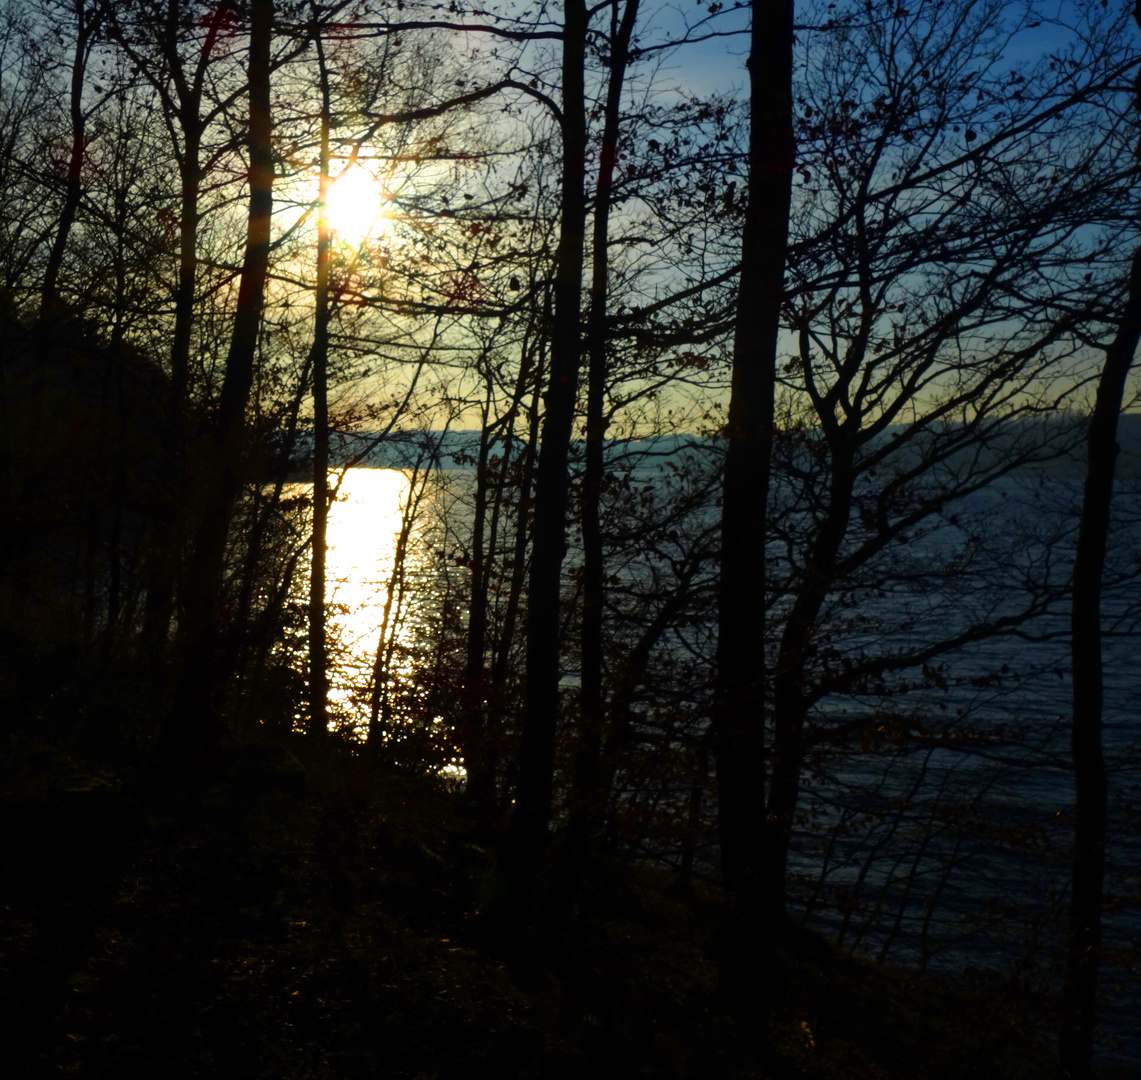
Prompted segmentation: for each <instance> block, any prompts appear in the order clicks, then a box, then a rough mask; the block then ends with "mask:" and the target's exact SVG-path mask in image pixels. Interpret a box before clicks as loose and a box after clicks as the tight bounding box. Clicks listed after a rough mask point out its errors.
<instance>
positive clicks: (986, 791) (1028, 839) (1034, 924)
mask: <svg viewBox="0 0 1141 1080" xmlns="http://www.w3.org/2000/svg"><path fill="white" fill-rule="evenodd" d="M1052 483H1053V484H1054V488H1053V489H1051V491H1050V492H1046V495H1048V496H1049V498H1048V499H1047V500H1046V502H1047V503H1048V504H1049V505H1051V506H1054V507H1062V508H1063V509H1060V510H1058V511H1057V520H1056V521H1055V520H1051V521H1049V522H1046V517H1047V514H1046V512H1045V511H1041V510H1039V509H1036V507H1038V506H1040V505H1045V504H1043V503H1041V502H1040V501H1039V502H1036V501H1035V498H1037V499H1039V500H1040V497H1041V496H1042V491H1041V490H1040V491H1039V493H1038V496H1036V497H1035V498H1030V497H1029V496H1027V488H1026V485H1025V484H1012V485H1010V486H1009V487H1008V488H1001V487H1000V488H997V489H996V490H995V491H993V492H990V493H986V494H980V495H978V496H976V497H974V498H973V500H972V501H968V502H967V503H965V504H964V505H962V506H960V507H958V508H957V514H956V519H957V523H956V524H955V526H954V527H953V528H952V527H948V528H944V529H942V530H938V531H936V532H933V533H931V534H928V535H925V536H919V537H916V538H915V541H914V545H913V547H912V548H911V549H910V551H909V555H908V557H909V558H911V559H912V560H913V562H915V564H916V565H920V564H924V563H926V564H928V566H936V565H939V564H940V561H941V560H945V559H949V558H950V557H951V555H950V552H949V549H947V545H955V544H958V543H959V542H961V541H962V538H963V536H966V535H967V533H968V532H971V531H972V530H974V531H977V532H978V534H979V536H980V537H982V538H983V539H982V540H980V543H979V553H978V555H977V557H976V558H975V560H974V562H973V563H971V564H970V567H967V568H966V570H965V573H966V575H967V576H965V577H963V578H962V580H959V581H957V582H956V581H954V580H948V581H946V582H944V583H943V585H941V586H940V588H941V589H943V588H945V592H944V594H942V595H940V596H939V597H938V598H936V597H934V595H933V594H932V592H931V591H930V590H931V585H930V581H929V579H928V578H927V577H925V576H924V575H923V574H917V576H916V577H915V579H914V581H913V582H912V584H911V585H908V584H907V583H906V580H905V583H904V584H903V585H902V586H900V587H899V588H897V589H893V590H889V591H888V592H887V593H886V594H884V593H881V594H880V595H873V593H871V592H869V593H868V594H867V595H866V596H864V597H863V599H862V600H861V601H860V605H861V606H860V610H862V611H863V612H864V613H865V614H866V613H867V612H869V611H870V612H871V615H872V616H873V618H871V619H870V621H867V620H866V621H865V622H864V623H859V622H857V621H855V620H853V619H850V618H847V619H841V618H840V617H839V616H837V622H836V626H837V637H836V644H837V646H838V647H839V648H841V649H842V650H848V651H852V652H854V651H858V650H859V649H860V648H861V647H864V646H870V644H871V643H872V641H873V639H875V638H876V636H877V635H879V636H880V639H881V640H880V641H879V644H880V646H881V647H882V644H883V642H882V634H883V633H884V629H883V628H884V627H888V628H889V629H890V628H891V627H895V628H896V629H895V630H894V631H891V632H893V633H895V634H896V640H897V641H903V638H904V636H905V635H906V634H912V635H918V636H919V637H920V638H921V637H922V635H923V634H924V633H929V632H931V631H932V629H933V628H935V627H937V628H938V630H939V632H941V633H946V632H947V631H948V630H949V629H952V628H953V624H954V620H956V619H960V620H962V621H963V624H964V625H966V623H967V622H969V621H970V620H972V619H975V618H977V617H978V616H979V614H980V612H984V611H993V612H1001V610H1003V608H1002V605H1004V604H1015V603H1016V602H1017V593H1018V589H1017V588H1016V587H1014V586H1013V585H1010V587H1009V588H1008V585H1009V584H1010V583H1011V582H1012V581H1015V580H1016V579H1017V578H1018V576H1019V575H1020V574H1024V575H1026V576H1030V575H1031V573H1032V572H1033V573H1036V574H1038V576H1039V577H1041V578H1044V579H1045V580H1048V579H1049V578H1050V575H1051V574H1053V575H1055V576H1056V575H1058V574H1062V575H1064V574H1066V573H1068V559H1069V558H1070V557H1071V549H1070V547H1069V546H1067V545H1069V544H1070V543H1071V540H1072V519H1071V520H1070V521H1069V523H1068V524H1067V519H1066V515H1067V511H1066V510H1065V509H1064V507H1065V505H1066V504H1067V503H1068V502H1072V497H1073V495H1074V494H1075V489H1074V487H1073V485H1072V483H1071V484H1070V485H1069V487H1068V488H1067V487H1066V484H1065V483H1064V482H1062V481H1053V482H1052ZM470 486H471V474H470V472H467V471H465V470H438V471H436V472H434V473H430V474H424V473H417V472H412V471H404V470H395V469H369V468H355V469H351V470H349V471H348V472H347V473H346V474H345V476H344V479H343V481H342V483H341V488H340V492H339V496H338V499H337V501H336V502H335V504H334V506H333V509H332V512H331V515H330V522H329V542H330V553H329V568H328V580H329V591H328V602H329V605H330V631H331V633H332V634H333V635H334V637H335V638H336V641H337V646H336V649H335V651H334V654H333V656H334V662H335V669H334V671H333V673H332V689H331V706H332V714H333V716H334V717H335V722H336V723H337V724H338V725H339V726H340V727H341V728H342V729H343V730H346V731H348V732H351V733H353V734H355V735H357V736H358V737H363V735H364V733H365V732H366V731H367V726H368V722H369V717H370V712H371V710H372V706H373V704H374V698H375V697H376V696H377V695H378V694H379V696H380V697H381V698H382V699H383V700H384V701H385V702H386V703H387V704H388V705H389V708H388V711H387V714H385V713H384V710H383V709H382V710H381V713H382V715H387V721H386V723H387V725H388V726H387V728H386V735H385V737H386V739H387V740H389V741H391V742H393V743H395V744H399V742H400V739H401V738H402V737H403V736H402V732H407V731H412V730H413V729H415V730H416V731H418V732H420V733H421V734H422V733H423V731H424V730H425V729H426V730H427V731H428V732H429V736H430V735H431V731H432V726H433V725H435V724H438V723H439V722H440V719H441V717H440V715H439V710H440V709H441V708H442V706H440V704H439V701H438V699H436V698H434V697H433V694H434V693H436V692H437V691H438V687H436V688H434V687H433V683H434V682H439V683H444V682H446V681H447V679H448V678H452V679H454V677H455V675H456V665H457V663H458V661H457V655H458V653H457V648H458V644H459V642H460V641H461V640H462V632H463V629H464V626H465V625H466V612H465V611H464V607H463V603H464V599H463V597H464V588H465V586H466V582H467V577H466V571H464V570H463V568H462V566H461V565H459V564H461V563H462V558H461V559H457V557H456V555H457V552H458V551H462V547H463V544H464V539H463V530H464V528H465V527H466V526H468V525H470V520H471V517H470V507H468V506H467V505H466V503H465V498H466V496H467V494H468V493H469V489H470ZM696 513H698V515H699V516H700V514H702V513H704V514H705V515H706V516H708V514H709V513H710V510H709V508H708V507H706V508H705V510H699V511H696ZM1035 514H1038V518H1036V519H1035V518H1034V515H1035ZM1015 520H1018V521H1019V522H1021V524H1020V526H1019V528H1021V529H1023V530H1024V532H1025V535H1026V537H1027V539H1026V542H1025V543H1022V544H1020V546H1019V548H1018V552H1017V553H1015V552H1013V549H1012V550H1010V551H1005V550H1004V551H1002V552H1000V551H998V548H997V545H998V542H999V539H1000V538H1002V537H1004V536H1009V535H1013V530H1014V526H1013V524H1012V523H1013V522H1014V521H1015ZM1028 520H1032V522H1037V524H1035V525H1034V528H1030V527H1029V526H1027V524H1026V523H1027V521H1028ZM1043 523H1045V524H1043ZM1039 525H1041V526H1042V528H1040V529H1038V531H1037V532H1035V529H1037V528H1038V526H1039ZM987 528H989V529H990V531H989V533H988V532H987V531H986V530H987ZM402 534H403V535H404V540H403V541H402V540H401V536H402ZM984 534H985V535H984ZM1137 535H1138V532H1137V530H1136V528H1135V526H1134V525H1133V524H1131V523H1129V522H1123V523H1122V524H1121V525H1120V527H1119V529H1118V531H1117V534H1116V545H1115V552H1116V554H1117V555H1119V556H1121V558H1119V559H1118V565H1120V566H1124V567H1125V568H1126V569H1127V568H1128V564H1129V562H1130V560H1132V559H1134V558H1135V551H1136V544H1135V543H1134V540H1133V538H1135V537H1136V536H1137ZM984 541H985V542H984ZM987 544H989V545H990V550H989V553H988V549H987ZM1130 545H1133V547H1132V549H1131V548H1130ZM401 549H403V558H402V559H398V557H397V555H398V552H400V551H401ZM1000 557H1001V558H1000ZM1011 560H1014V563H1013V565H1011ZM1019 560H1021V561H1019ZM573 564H574V556H573V552H572V555H571V557H570V560H569V563H568V565H569V566H571V567H573ZM655 572H656V571H655V570H654V568H653V557H652V556H651V555H649V554H647V553H641V554H640V555H639V556H638V557H633V556H631V557H630V558H629V559H628V561H626V562H625V563H624V565H623V567H622V569H620V570H619V571H618V574H619V578H621V577H622V575H625V579H626V580H627V581H633V580H635V579H641V580H644V579H646V576H647V575H650V574H653V573H655ZM992 572H993V574H994V577H993V579H992V578H991V577H989V576H988V575H990V574H991V573H992ZM972 575H973V576H972ZM303 587H304V583H303V582H301V583H299V589H303ZM301 595H302V594H300V593H299V599H300V597H301ZM936 599H937V601H938V602H936ZM1137 607H1138V593H1137V588H1136V586H1135V585H1126V586H1124V587H1122V588H1121V589H1118V590H1115V591H1114V592H1112V593H1111V594H1110V595H1109V596H1108V598H1107V603H1106V611H1107V615H1108V618H1107V622H1111V623H1113V624H1114V625H1115V626H1116V627H1117V628H1118V629H1121V630H1125V629H1129V628H1130V627H1131V625H1132V624H1131V623H1130V619H1131V618H1135V617H1136V612H1137ZM861 627H863V628H861ZM901 627H902V628H905V629H900V628H901ZM1024 630H1025V633H1024V634H1023V635H1022V636H1008V637H1003V638H994V639H991V640H987V641H982V642H977V643H974V644H972V645H969V646H966V647H964V648H961V649H959V650H957V651H956V652H955V653H953V654H950V655H948V656H947V657H945V658H943V659H942V661H941V662H944V663H945V665H946V667H945V674H944V678H945V680H946V682H945V685H942V686H940V685H933V683H932V681H931V680H924V679H920V678H915V677H914V674H915V673H913V677H912V680H911V685H906V686H904V688H903V689H900V684H899V683H898V682H896V683H895V684H893V686H892V687H889V693H890V697H891V701H890V708H891V710H892V711H894V712H895V713H896V714H898V715H900V716H904V715H914V716H921V717H925V718H928V720H929V725H930V727H931V729H932V731H935V730H936V729H938V730H943V731H958V732H961V733H963V739H962V742H961V745H960V746H958V747H957V748H956V747H949V746H946V745H923V744H922V743H921V742H919V741H917V740H914V739H912V740H911V741H910V742H904V743H902V744H896V743H893V741H892V739H891V738H890V732H888V733H886V734H885V736H884V738H883V740H882V742H880V743H878V744H874V745H866V746H862V747H836V748H833V749H827V748H824V747H821V749H820V750H819V752H818V753H816V754H815V755H814V756H813V758H812V760H811V762H810V768H809V769H808V770H807V771H806V775H805V782H804V788H803V793H802V798H801V809H802V815H801V821H800V825H799V827H798V830H797V833H796V836H795V842H794V851H793V854H792V858H791V867H790V869H791V875H792V891H793V893H794V895H795V898H796V910H798V911H799V912H800V913H801V914H802V916H803V918H804V920H805V921H806V923H808V924H809V925H812V926H814V927H816V928H818V929H820V930H821V931H823V932H825V933H827V934H829V935H830V936H832V937H833V938H834V939H836V940H840V941H842V942H843V943H844V944H845V945H846V946H848V947H854V948H858V949H861V950H864V951H866V952H867V953H869V954H870V955H871V956H873V957H878V958H880V959H884V960H888V961H890V962H893V963H900V964H906V965H915V966H920V967H923V968H926V969H927V970H930V971H934V972H951V973H957V972H961V971H963V970H964V969H966V968H969V967H976V968H982V969H991V970H996V971H1000V972H1003V973H1010V972H1011V971H1013V970H1017V971H1018V972H1019V973H1020V976H1021V977H1022V979H1023V981H1024V983H1025V984H1027V985H1036V984H1042V985H1044V984H1047V983H1050V982H1053V981H1056V978H1057V973H1058V971H1059V970H1060V967H1059V965H1060V962H1061V956H1062V952H1061V950H1062V944H1063V939H1062V937H1061V933H1062V916H1063V915H1064V905H1065V889H1066V886H1067V874H1068V864H1067V854H1066V851H1067V845H1068V843H1069V830H1068V820H1067V819H1068V814H1069V806H1070V803H1071V800H1072V791H1071V781H1070V772H1069V766H1068V758H1069V750H1068V739H1069V733H1068V730H1067V723H1066V718H1067V716H1068V713H1069V709H1070V699H1069V695H1070V684H1069V658H1068V641H1067V640H1066V617H1065V611H1064V608H1061V607H1058V606H1055V607H1054V608H1053V609H1052V610H1051V611H1049V612H1047V613H1045V614H1043V615H1042V616H1041V617H1039V618H1037V619H1035V620H1034V621H1033V622H1032V623H1030V624H1028V626H1027V627H1026V628H1024ZM441 638H443V643H441ZM710 640H711V639H710V636H709V633H708V627H700V626H697V627H694V626H691V627H689V628H688V629H687V630H686V631H685V632H684V633H679V635H678V636H677V637H675V638H674V639H672V644H668V645H666V646H665V647H666V648H667V649H668V648H673V649H676V650H678V661H679V663H680V662H681V660H682V658H683V655H687V656H690V657H691V658H692V656H693V655H698V656H700V655H701V654H702V651H703V650H704V652H705V653H707V652H708V648H709V643H710ZM1136 641H1137V639H1136V638H1134V637H1132V636H1129V635H1127V634H1122V636H1117V637H1109V638H1107V639H1106V642H1105V657H1106V664H1105V671H1106V679H1105V681H1106V710H1105V725H1106V731H1105V742H1106V748H1107V754H1108V759H1109V765H1110V768H1111V770H1112V778H1111V792H1112V794H1111V801H1112V812H1111V830H1112V836H1111V839H1110V848H1109V870H1108V872H1107V880H1106V887H1107V890H1108V891H1109V892H1110V893H1111V894H1113V895H1114V896H1116V897H1117V898H1118V899H1117V900H1115V901H1114V902H1113V904H1112V906H1113V907H1114V909H1115V910H1112V911H1110V912H1109V913H1108V914H1107V917H1106V923H1105V939H1106V945H1107V948H1108V949H1109V950H1110V954H1111V960H1114V961H1116V962H1118V963H1120V964H1121V965H1123V966H1128V965H1136V963H1137V948H1138V940H1139V939H1141V918H1139V914H1138V908H1139V907H1141V880H1139V877H1138V873H1139V871H1141V831H1139V830H1138V827H1137V819H1136V817H1135V815H1134V807H1135V806H1138V805H1141V803H1139V802H1138V800H1139V799H1141V761H1139V756H1138V752H1137V748H1138V742H1139V730H1138V724H1137V721H1136V716H1135V707H1134V699H1135V695H1136V689H1137V677H1136V670H1137V665H1136V660H1135V658H1134V654H1135V653H1136ZM378 652H379V655H380V656H381V663H379V664H378V662H377V657H378ZM378 673H379V681H378ZM906 674H907V673H904V676H906ZM935 681H936V682H938V681H939V680H935ZM573 682H574V672H573V671H571V672H568V686H569V685H572V684H573ZM378 686H379V687H380V689H379V691H378V690H377V687H378ZM650 696H651V697H652V695H650ZM884 704H885V701H884V699H883V697H882V695H881V697H879V698H876V697H875V695H871V694H869V695H865V696H864V697H862V698H861V697H859V696H857V695H851V696H848V697H840V696H836V697H832V698H828V699H825V700H824V701H823V702H821V703H820V705H819V706H818V708H817V710H816V720H817V721H818V722H820V723H824V724H827V723H837V722H843V721H844V720H845V719H846V718H850V717H852V716H855V715H858V714H860V713H861V711H863V712H867V711H868V710H871V709H875V708H881V709H882V708H883V707H884ZM645 708H647V709H650V708H652V705H647V706H645ZM969 732H975V733H978V732H990V733H992V735H993V736H994V737H993V738H992V739H991V741H990V742H989V743H983V742H980V740H978V739H977V738H976V739H968V738H967V737H966V736H967V733H969ZM1000 732H1006V733H1007V734H1006V735H1005V736H1000V735H999V734H998V733H1000ZM442 734H443V733H442V732H441V735H442ZM410 745H411V744H410ZM416 745H417V746H421V743H416ZM438 760H439V762H440V765H439V768H440V769H441V771H442V772H444V773H445V774H446V775H451V776H453V777H455V778H457V779H461V778H462V775H463V772H462V759H461V758H460V757H459V756H458V752H456V751H454V749H451V748H449V747H448V746H447V745H446V738H443V739H442V741H441V742H440V746H439V747H438ZM1105 971H1106V980H1105V982H1106V987H1107V992H1112V993H1113V994H1116V995H1118V996H1116V997H1115V998H1114V999H1113V1000H1111V1001H1109V1002H1108V1003H1107V1008H1106V1011H1105V1020H1104V1024H1103V1028H1104V1031H1105V1033H1106V1035H1107V1036H1108V1037H1109V1038H1110V1039H1112V1040H1113V1041H1114V1042H1115V1045H1113V1046H1106V1047H1103V1048H1102V1049H1101V1051H1100V1052H1099V1053H1100V1059H1101V1060H1102V1061H1103V1062H1105V1063H1113V1064H1116V1065H1132V1064H1133V1063H1134V1062H1136V1061H1139V1060H1141V1027H1139V1018H1141V995H1139V994H1138V988H1137V985H1136V980H1135V979H1131V978H1129V977H1126V976H1125V975H1124V974H1123V973H1122V972H1119V971H1116V970H1115V968H1114V966H1113V964H1112V963H1107V964H1106V967H1105ZM1117 984H1120V985H1117Z"/></svg>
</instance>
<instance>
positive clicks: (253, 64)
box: [169, 0, 273, 753]
mask: <svg viewBox="0 0 1141 1080" xmlns="http://www.w3.org/2000/svg"><path fill="white" fill-rule="evenodd" d="M250 14H251V21H250V45H249V67H248V81H249V155H250V164H249V188H250V195H249V199H250V202H249V217H248V221H247V226H246V250H245V257H244V259H243V262H242V273H241V279H240V281H239V284H238V303H237V309H236V311H235V315H234V326H233V331H232V336H231V339H230V348H229V352H228V354H227V357H226V375H225V379H224V381H223V383H222V394H221V398H220V400H219V404H218V413H217V417H216V419H215V426H214V431H213V439H212V447H211V451H210V455H211V459H212V460H211V462H210V466H211V467H210V470H209V473H208V475H207V476H206V477H205V479H204V482H203V485H202V486H203V489H204V490H203V497H202V501H201V503H200V505H199V513H200V515H201V516H200V518H199V520H198V524H197V528H196V529H195V534H194V539H195V544H194V551H193V554H192V556H191V561H190V566H189V568H188V571H187V581H186V588H185V589H184V590H183V605H182V620H181V645H182V649H183V673H182V679H181V685H180V688H179V693H178V695H177V697H176V700H175V705H174V711H173V721H174V723H173V730H172V731H171V732H169V738H170V740H171V742H172V743H173V744H174V745H175V746H178V745H182V746H185V745H187V744H189V745H190V746H191V747H194V748H195V749H197V750H198V751H199V752H201V753H210V752H211V751H212V750H214V749H215V748H216V747H217V745H218V744H219V743H220V741H221V734H222V729H221V717H220V716H219V714H218V712H217V708H216V706H217V704H218V703H217V692H218V690H219V689H220V688H219V687H218V686H217V681H218V672H217V670H216V665H215V659H216V651H217V648H218V639H219V631H220V622H219V610H218V593H219V590H220V588H221V584H222V566H223V559H224V555H225V548H226V536H227V533H228V531H229V525H230V518H231V515H232V512H233V503H234V498H235V497H236V495H237V493H238V490H239V487H240V483H241V480H240V475H239V467H240V462H241V456H242V440H243V436H244V433H245V410H246V405H247V403H248V401H249V395H250V388H251V386H252V384H253V369H254V356H255V353H256V348H257V339H258V328H259V326H260V322H261V309H262V301H263V297H264V295H265V282H266V276H267V273H268V269H269V238H270V217H271V214H272V211H273V158H272V148H271V142H270V138H271V134H272V124H271V116H270V96H269V73H270V39H271V30H272V25H273V0H252V3H251V5H250Z"/></svg>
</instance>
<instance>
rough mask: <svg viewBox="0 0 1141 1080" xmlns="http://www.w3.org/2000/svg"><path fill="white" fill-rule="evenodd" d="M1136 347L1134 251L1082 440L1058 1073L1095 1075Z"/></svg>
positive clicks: (1138, 259) (1139, 330) (1140, 267)
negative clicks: (1110, 581)
mask: <svg viewBox="0 0 1141 1080" xmlns="http://www.w3.org/2000/svg"><path fill="white" fill-rule="evenodd" d="M1139 341H1141V247H1139V248H1138V249H1137V251H1136V253H1135V254H1134V256H1133V265H1132V268H1131V271H1130V275H1129V299H1128V301H1127V302H1126V305H1125V311H1124V312H1123V313H1122V316H1121V323H1120V324H1119V326H1118V329H1117V335H1116V337H1115V338H1114V340H1113V342H1112V344H1111V345H1110V346H1109V348H1108V349H1107V350H1106V354H1105V365H1104V366H1103V368H1102V371H1101V378H1100V380H1099V382H1098V387H1097V401H1096V403H1095V405H1094V411H1093V416H1092V417H1091V418H1090V425H1089V433H1088V436H1087V441H1086V480H1085V491H1084V494H1083V498H1082V517H1081V523H1080V525H1079V527H1078V546H1077V551H1076V552H1075V554H1074V577H1073V601H1072V605H1071V609H1070V635H1071V639H1070V648H1071V650H1072V658H1073V680H1074V682H1073V692H1074V708H1073V720H1072V723H1073V727H1072V734H1071V745H1072V752H1073V761H1074V853H1073V862H1072V865H1071V870H1070V925H1069V932H1070V936H1069V942H1068V944H1067V949H1066V970H1065V975H1064V978H1063V983H1062V1003H1063V1009H1062V1015H1063V1018H1064V1020H1063V1027H1062V1031H1061V1037H1060V1039H1059V1046H1058V1057H1059V1062H1060V1065H1061V1075H1062V1076H1064V1077H1073V1078H1075V1080H1076V1078H1082V1080H1084V1078H1086V1077H1089V1076H1091V1075H1092V1073H1091V1063H1092V1055H1093V1036H1094V1029H1095V1027H1096V1023H1097V972H1098V954H1099V951H1100V949H1101V908H1102V886H1103V878H1104V875H1105V830H1106V805H1107V798H1108V784H1107V782H1106V775H1105V758H1104V756H1103V754H1102V745H1101V722H1102V716H1101V713H1102V696H1103V686H1102V657H1101V577H1102V570H1103V568H1104V566H1105V549H1106V541H1107V539H1108V536H1109V514H1110V506H1111V502H1112V497H1113V473H1114V466H1115V463H1116V460H1117V450H1118V447H1117V420H1118V416H1119V414H1120V412H1121V400H1122V396H1123V394H1124V392H1125V379H1126V376H1127V375H1128V373H1129V368H1130V366H1131V365H1132V363H1133V357H1134V354H1135V353H1136V352H1137V345H1138V342H1139Z"/></svg>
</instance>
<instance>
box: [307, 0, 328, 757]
mask: <svg viewBox="0 0 1141 1080" xmlns="http://www.w3.org/2000/svg"><path fill="white" fill-rule="evenodd" d="M314 20H315V21H316V15H314ZM314 36H315V38H316V43H317V70H318V74H319V76H320V80H321V151H320V154H321V161H320V169H321V175H320V180H319V184H320V189H319V191H318V196H317V199H318V202H317V291H316V302H315V313H314V325H313V348H312V350H311V351H310V358H311V360H312V368H313V544H312V547H311V548H310V563H309V732H308V734H309V737H310V738H311V739H314V740H319V739H323V738H324V737H325V735H327V734H328V731H329V657H328V643H327V641H326V626H325V566H326V561H327V555H328V531H329V249H330V246H331V237H330V234H329V189H330V187H331V184H330V180H329V112H330V101H329V69H328V67H327V66H326V63H325V49H324V45H323V43H322V41H321V31H320V29H319V28H318V27H315V28H314Z"/></svg>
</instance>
